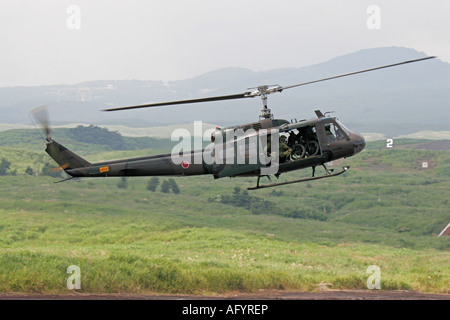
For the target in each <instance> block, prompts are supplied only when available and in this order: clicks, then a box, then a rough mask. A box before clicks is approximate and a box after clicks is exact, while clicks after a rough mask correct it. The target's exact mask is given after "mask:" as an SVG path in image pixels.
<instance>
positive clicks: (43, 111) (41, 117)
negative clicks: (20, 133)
mask: <svg viewBox="0 0 450 320" xmlns="http://www.w3.org/2000/svg"><path fill="white" fill-rule="evenodd" d="M30 116H31V117H32V118H34V119H35V120H36V121H37V122H38V123H39V124H40V125H41V127H42V128H43V129H44V131H45V140H46V141H47V142H51V141H52V137H51V136H50V123H49V120H48V111H47V106H40V107H37V108H35V109H33V110H31V111H30Z"/></svg>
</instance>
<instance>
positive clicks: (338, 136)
mask: <svg viewBox="0 0 450 320" xmlns="http://www.w3.org/2000/svg"><path fill="white" fill-rule="evenodd" d="M325 132H326V134H327V139H328V141H334V140H342V139H346V138H347V135H348V134H347V133H346V131H345V130H344V129H341V127H340V126H338V125H337V124H334V123H332V122H330V123H327V124H325Z"/></svg>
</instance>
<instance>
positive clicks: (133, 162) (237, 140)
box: [31, 57, 435, 190]
mask: <svg viewBox="0 0 450 320" xmlns="http://www.w3.org/2000/svg"><path fill="white" fill-rule="evenodd" d="M433 58H435V57H425V58H420V59H415V60H408V61H403V62H399V63H395V64H390V65H385V66H381V67H376V68H371V69H366V70H361V71H356V72H351V73H346V74H341V75H337V76H333V77H328V78H323V79H319V80H314V81H309V82H304V83H299V84H294V85H290V86H284V87H283V86H280V85H263V86H259V87H256V88H249V89H248V90H247V91H245V92H243V93H239V94H232V95H225V96H216V97H207V98H200V99H190V100H180V101H169V102H161V103H152V104H144V105H137V106H128V107H119V108H112V109H105V110H103V111H109V112H110V111H119V110H129V109H138V108H149V107H161V106H170V105H179V104H190V103H203V102H211V101H222V100H233V99H245V98H254V97H260V98H261V100H262V103H263V109H262V110H261V115H260V117H259V121H257V122H253V123H248V124H243V125H236V126H231V127H227V128H219V127H218V128H216V130H215V131H213V132H212V133H211V145H209V146H208V147H206V148H204V149H201V150H183V152H172V153H167V154H159V155H154V156H147V157H139V158H130V159H122V160H113V161H106V162H99V163H90V162H89V161H87V160H85V159H83V158H82V157H80V156H79V155H77V154H75V153H74V152H72V151H70V150H69V149H67V148H65V147H64V146H62V145H61V144H59V143H58V142H56V141H55V140H53V139H52V138H51V136H50V126H49V123H48V115H47V111H46V108H45V107H40V108H36V109H34V110H33V111H32V112H31V114H32V115H33V116H34V117H35V118H36V119H37V120H38V122H40V124H41V125H42V126H43V128H44V129H45V132H46V145H47V147H46V150H45V151H46V152H47V153H48V154H49V155H50V157H52V158H53V159H54V160H55V161H56V162H57V164H58V165H59V168H60V169H62V170H64V171H65V172H66V173H67V174H68V175H70V178H67V179H64V180H62V181H66V180H69V179H72V178H81V177H117V176H191V175H206V174H211V175H213V177H214V178H215V179H217V178H223V177H240V176H254V177H257V183H256V186H255V187H249V188H248V190H255V189H262V188H268V187H275V186H280V185H285V184H292V183H299V182H304V181H310V180H317V179H323V178H330V177H335V176H338V175H340V174H342V173H344V172H346V171H347V170H348V169H349V166H344V167H343V168H342V170H340V171H338V172H334V171H333V169H331V170H330V169H328V168H327V167H326V165H325V164H326V163H328V162H330V161H333V160H336V159H341V158H346V157H350V156H353V155H355V154H357V153H359V152H361V151H362V150H363V149H364V147H365V140H364V137H363V136H362V135H361V134H359V133H356V132H354V131H351V130H349V129H348V128H347V127H346V126H345V125H344V124H342V123H341V122H340V121H339V120H338V119H337V118H336V117H331V116H329V113H328V112H325V113H322V111H320V110H315V114H316V117H315V118H311V119H309V120H301V121H291V122H289V121H287V120H283V119H275V118H274V116H273V114H272V113H271V110H270V109H269V108H268V107H267V96H268V95H269V94H272V93H278V92H282V91H284V90H287V89H291V88H295V87H300V86H304V85H309V84H313V83H317V82H322V81H328V80H332V79H337V78H341V77H347V76H351V75H355V74H360V73H364V72H369V71H374V70H379V69H384V68H389V67H394V66H399V65H403V64H408V63H413V62H418V61H423V60H428V59H433ZM238 158H239V159H238ZM238 160H240V161H238ZM317 166H322V167H323V168H324V169H325V173H324V174H323V175H320V176H315V168H316V167H317ZM309 167H310V168H312V176H311V177H308V178H303V179H298V180H292V181H286V182H278V183H277V182H275V183H273V182H272V180H271V179H270V176H271V175H272V176H275V177H276V178H278V177H279V176H280V175H281V174H282V173H285V172H289V171H294V170H299V169H304V168H309ZM261 177H268V178H269V180H270V182H271V183H270V184H264V185H261V184H260V179H261ZM58 182H61V181H58Z"/></svg>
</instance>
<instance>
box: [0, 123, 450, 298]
mask: <svg viewBox="0 0 450 320" xmlns="http://www.w3.org/2000/svg"><path fill="white" fill-rule="evenodd" d="M29 132H30V134H31V131H29ZM61 132H62V131H61ZM58 133H59V132H58ZM14 136H15V139H18V140H17V141H16V142H17V146H16V147H14V146H12V145H11V144H9V143H6V142H5V144H4V145H2V141H11V139H12V137H14ZM20 136H22V133H21V134H20V135H19V136H17V132H15V131H14V132H12V133H11V136H8V135H7V134H5V133H3V135H2V136H0V159H5V161H7V162H8V163H9V168H8V170H12V171H16V175H15V176H13V175H8V174H7V175H3V176H1V177H0V292H40V293H68V292H70V291H69V290H68V289H67V287H66V281H67V279H68V277H69V275H68V274H66V270H67V267H68V266H70V265H77V266H79V267H80V269H81V287H82V289H81V291H82V292H92V293H96V292H103V293H115V292H129V293H156V292H157V293H201V294H209V293H214V292H228V291H257V290H259V289H282V290H318V288H319V285H320V283H332V285H333V287H332V288H333V289H366V280H367V278H368V277H369V274H367V273H366V269H367V267H368V266H370V265H377V266H379V267H380V269H381V286H382V289H385V290H391V289H401V290H419V291H424V292H439V293H450V284H449V283H450V267H449V264H448V261H449V254H450V253H449V250H450V239H449V238H448V237H440V238H437V237H436V235H437V234H438V233H439V232H440V231H441V230H442V228H444V227H445V226H446V225H447V224H448V222H449V218H450V217H449V211H448V208H449V203H448V201H449V199H450V181H449V177H450V167H449V165H448V164H449V163H450V153H449V152H448V151H426V150H415V149H396V148H394V149H390V150H387V149H383V148H382V147H381V146H382V145H381V144H379V145H380V148H371V144H369V146H368V147H369V148H368V150H367V151H364V152H362V153H361V154H360V155H358V156H356V157H354V158H349V159H347V160H345V162H344V163H345V164H348V165H350V166H351V168H350V170H349V171H348V173H345V174H344V175H342V176H339V177H337V178H333V179H325V180H319V181H315V182H311V183H305V184H298V185H287V186H282V187H279V188H276V189H264V190H257V191H250V192H249V191H247V190H246V187H247V186H253V185H254V184H255V183H256V182H255V180H256V179H252V178H236V179H218V180H214V179H213V178H212V177H209V176H205V177H179V178H178V177H177V178H165V177H160V178H159V179H158V178H156V177H154V178H148V177H134V178H127V179H125V181H126V188H120V187H119V184H120V183H123V181H124V180H123V179H121V178H108V179H104V178H98V179H91V180H89V179H85V180H71V181H69V182H64V183H58V184H54V183H53V182H54V181H56V180H59V179H60V178H53V177H50V176H46V175H42V172H43V168H45V167H46V166H48V165H50V163H51V166H56V165H55V164H54V163H53V162H51V161H52V160H51V159H50V158H49V157H48V156H47V155H46V153H45V152H44V151H43V149H44V147H45V146H44V144H43V143H40V144H38V145H37V146H36V143H35V142H33V143H31V142H27V140H21V139H20V138H19V137H20ZM25 136H26V135H25V133H23V137H25ZM54 136H55V138H56V133H55V134H54ZM66 139H68V138H66ZM57 140H58V141H60V139H57ZM39 141H41V140H39ZM68 142H69V145H70V144H72V145H73V146H74V147H75V148H74V151H75V152H77V153H79V154H80V155H81V156H83V157H85V158H86V159H88V160H89V161H100V160H105V159H118V158H122V157H134V156H142V155H145V154H156V153H159V152H167V151H169V150H170V147H166V149H164V148H162V146H163V145H159V142H155V143H154V145H153V147H152V146H149V145H147V147H146V149H142V150H141V149H136V150H118V151H114V150H112V149H111V148H110V147H109V146H107V145H106V146H105V145H99V146H96V145H93V144H87V143H86V144H85V145H86V146H87V148H86V152H85V151H83V146H84V144H82V143H81V142H79V143H78V142H73V141H72V140H68ZM83 143H85V142H83ZM377 143H379V142H377ZM396 143H398V141H396ZM69 145H68V147H69ZM404 145H405V146H406V145H407V143H406V142H405V144H404ZM413 145H414V144H411V146H413ZM37 147H39V148H37ZM70 147H71V146H70ZM96 148H97V149H96ZM75 149H78V150H75ZM95 150H97V152H95ZM425 160H427V161H429V164H430V166H429V168H428V169H422V168H421V162H422V161H425ZM344 163H342V165H343V164H344ZM333 165H334V167H336V168H339V167H340V166H341V164H338V163H334V164H333ZM29 169H31V170H32V171H33V172H34V175H31V174H30V173H31V171H30V170H29ZM47 171H48V172H52V171H51V170H50V168H48V170H47ZM7 172H8V171H7ZM52 173H54V172H52ZM57 174H58V175H59V176H60V177H61V171H59V172H57ZM310 174H311V173H310V171H309V170H303V171H298V172H294V173H290V174H286V175H284V174H283V175H281V177H280V180H281V181H283V180H284V179H286V180H291V179H295V178H299V177H304V176H309V175H310ZM164 184H165V185H167V192H166V193H164V192H162V186H163V185H164ZM175 186H176V187H175ZM165 188H166V187H165ZM177 188H178V191H179V192H176V190H177Z"/></svg>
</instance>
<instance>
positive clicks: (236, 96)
mask: <svg viewBox="0 0 450 320" xmlns="http://www.w3.org/2000/svg"><path fill="white" fill-rule="evenodd" d="M255 96H256V95H252V94H251V93H250V92H244V93H239V94H232V95H227V96H217V97H208V98H200V99H190V100H180V101H169V102H158V103H150V104H142V105H138V106H130V107H119V108H111V109H104V110H103V111H118V110H128V109H139V108H150V107H160V106H170V105H174V104H187V103H197V102H210V101H220V100H233V99H242V98H253V97H255Z"/></svg>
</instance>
